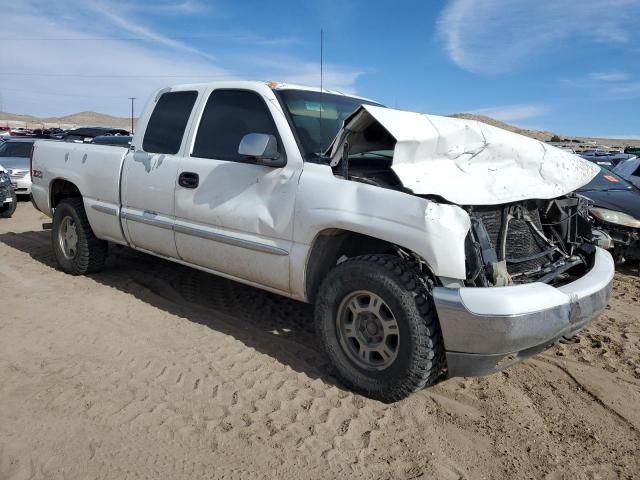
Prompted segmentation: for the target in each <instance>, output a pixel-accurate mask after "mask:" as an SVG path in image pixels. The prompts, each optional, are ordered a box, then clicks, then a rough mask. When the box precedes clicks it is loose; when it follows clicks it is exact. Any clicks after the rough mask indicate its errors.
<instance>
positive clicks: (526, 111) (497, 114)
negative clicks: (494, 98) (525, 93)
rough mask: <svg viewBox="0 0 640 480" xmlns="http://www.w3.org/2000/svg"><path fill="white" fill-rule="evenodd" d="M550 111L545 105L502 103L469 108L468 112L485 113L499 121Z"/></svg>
mask: <svg viewBox="0 0 640 480" xmlns="http://www.w3.org/2000/svg"><path fill="white" fill-rule="evenodd" d="M550 111H551V108H550V107H548V106H547V105H523V104H516V105H503V106H497V107H487V108H479V109H476V110H471V111H469V113H472V114H475V115H485V116H487V117H491V118H495V119H496V120H500V121H501V122H520V121H522V120H527V119H530V118H536V117H540V116H542V115H546V114H547V113H549V112H550Z"/></svg>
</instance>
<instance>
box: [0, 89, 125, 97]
mask: <svg viewBox="0 0 640 480" xmlns="http://www.w3.org/2000/svg"><path fill="white" fill-rule="evenodd" d="M0 89H2V90H3V91H11V92H21V93H27V94H29V96H32V95H39V96H41V97H78V98H125V97H126V94H122V95H78V94H76V93H60V92H42V91H38V90H25V89H20V88H5V87H0Z"/></svg>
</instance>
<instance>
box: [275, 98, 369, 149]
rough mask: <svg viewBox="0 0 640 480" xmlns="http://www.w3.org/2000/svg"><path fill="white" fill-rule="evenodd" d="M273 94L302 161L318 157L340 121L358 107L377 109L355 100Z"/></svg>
mask: <svg viewBox="0 0 640 480" xmlns="http://www.w3.org/2000/svg"><path fill="white" fill-rule="evenodd" d="M274 92H275V93H276V95H278V96H279V97H280V99H281V100H282V103H283V104H284V106H285V108H286V109H287V111H288V113H289V115H290V117H291V122H292V123H293V128H294V129H295V131H296V134H297V136H298V140H299V141H300V146H301V147H302V150H303V152H302V154H303V156H304V158H305V160H308V159H313V158H318V157H320V156H321V154H322V153H323V152H324V151H325V150H326V149H327V148H328V147H329V145H330V144H331V142H332V140H333V139H334V137H335V136H336V134H337V133H338V131H339V130H340V127H342V122H343V121H344V119H345V118H347V117H348V116H349V115H351V114H352V113H353V111H354V110H356V109H357V108H358V107H359V106H360V105H379V104H378V103H375V102H371V101H367V100H362V99H359V98H353V97H345V96H344V95H334V94H330V93H322V94H321V93H320V92H310V91H307V90H274ZM321 118H322V119H321Z"/></svg>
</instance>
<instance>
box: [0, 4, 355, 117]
mask: <svg viewBox="0 0 640 480" xmlns="http://www.w3.org/2000/svg"><path fill="white" fill-rule="evenodd" d="M155 3H156V4H157V5H158V6H159V7H161V8H162V11H163V13H162V14H163V15H164V14H168V11H169V10H171V9H173V10H174V14H175V15H192V14H199V12H201V11H202V8H203V6H202V4H201V3H199V2H196V1H187V2H182V3H176V4H172V3H171V2H169V1H168V0H156V2H155ZM111 5H112V3H111V2H110V3H109V4H106V3H104V0H88V1H82V0H68V1H67V2H66V3H64V4H62V3H60V2H55V1H54V2H50V3H47V4H46V5H44V4H40V5H38V4H30V3H27V2H12V3H11V4H7V5H4V6H3V7H2V31H1V32H0V38H2V39H5V40H0V41H1V42H2V44H3V52H2V68H0V104H1V107H2V109H3V110H5V111H10V112H15V113H28V114H33V115H38V116H54V115H66V114H69V113H74V112H78V111H83V110H95V111H100V112H104V113H110V114H114V115H122V116H127V115H128V112H129V107H130V104H129V100H128V97H130V96H135V97H137V98H138V100H137V103H136V112H139V111H140V110H141V109H142V102H144V101H145V100H146V99H147V97H148V96H149V94H150V93H151V92H152V91H153V90H155V89H157V88H161V87H163V86H166V85H172V84H179V83H191V82H201V81H202V82H204V81H214V80H221V79H230V78H243V79H246V78H253V79H262V80H268V79H274V80H283V81H288V82H298V83H308V84H311V85H315V84H317V81H316V80H315V79H314V64H313V62H309V61H308V60H306V59H304V58H299V57H297V56H294V55H291V54H289V53H286V48H287V47H288V46H289V45H290V44H291V39H287V38H280V37H263V36H260V35H257V34H253V33H246V32H243V31H239V30H227V31H219V32H218V31H216V32H213V33H212V34H211V35H216V36H219V38H222V37H224V39H225V42H222V41H217V42H210V43H211V44H212V45H216V46H218V48H220V50H217V51H211V52H209V51H204V52H203V51H201V50H199V49H198V48H195V47H194V46H193V45H191V44H189V43H187V42H186V40H187V38H188V35H187V36H185V37H184V40H185V41H182V39H176V38H174V37H170V36H168V35H166V34H165V33H164V32H162V31H158V30H156V29H154V28H152V27H151V25H150V24H149V23H146V22H142V21H139V19H143V18H148V17H147V16H145V15H144V12H143V10H141V9H139V4H138V3H135V2H131V1H129V0H118V1H117V2H114V4H113V7H111ZM145 5H146V4H145ZM150 8H152V7H150ZM187 33H189V32H187ZM56 39H60V40H56ZM63 39H65V40H63ZM220 44H224V45H225V46H229V50H228V52H229V53H227V50H226V49H222V47H219V45H220ZM279 49H283V50H284V51H285V53H280V54H278V53H274V52H278V51H279ZM249 53H250V55H251V56H252V57H253V61H241V60H242V59H243V58H244V57H248V56H249ZM243 55H244V57H243ZM360 74H361V72H360V70H359V69H352V68H349V67H346V66H342V65H328V66H327V68H326V70H325V80H326V82H325V83H326V85H327V86H331V87H333V88H338V89H341V90H344V91H349V92H351V91H354V90H355V82H356V81H357V79H358V77H359V76H360ZM317 78H318V79H319V76H318V77H317Z"/></svg>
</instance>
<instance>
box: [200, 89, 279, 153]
mask: <svg viewBox="0 0 640 480" xmlns="http://www.w3.org/2000/svg"><path fill="white" fill-rule="evenodd" d="M248 133H266V134H268V135H274V136H275V137H276V138H277V139H278V150H279V152H280V153H281V154H283V153H284V152H283V148H282V146H281V142H280V139H279V136H278V131H277V129H276V125H275V123H274V121H273V118H272V117H271V113H270V112H269V109H268V108H267V105H266V103H265V102H264V100H263V99H262V98H261V97H260V95H258V94H257V93H255V92H249V91H245V90H214V91H213V93H212V94H211V96H210V97H209V100H207V104H206V106H205V107H204V112H203V113H202V119H201V120H200V126H199V127H198V134H197V136H196V141H195V144H194V146H193V153H192V155H193V156H194V157H202V158H215V159H217V160H235V161H245V160H246V158H245V157H243V156H242V155H238V147H239V146H240V141H241V140H242V137H244V136H245V135H246V134H248Z"/></svg>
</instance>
